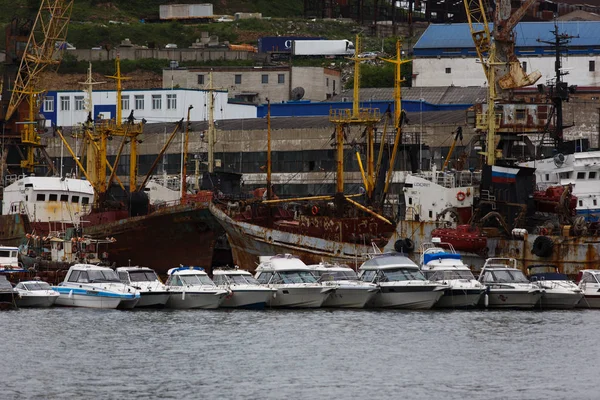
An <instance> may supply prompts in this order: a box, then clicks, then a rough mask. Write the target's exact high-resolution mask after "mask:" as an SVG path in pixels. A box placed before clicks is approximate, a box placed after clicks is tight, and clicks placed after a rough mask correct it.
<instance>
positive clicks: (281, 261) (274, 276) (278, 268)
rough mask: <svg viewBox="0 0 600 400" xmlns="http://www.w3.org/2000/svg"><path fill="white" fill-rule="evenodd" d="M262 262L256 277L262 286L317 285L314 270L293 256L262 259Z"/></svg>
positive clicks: (284, 255) (283, 255) (282, 255)
mask: <svg viewBox="0 0 600 400" xmlns="http://www.w3.org/2000/svg"><path fill="white" fill-rule="evenodd" d="M260 261H261V263H260V264H259V265H258V267H257V268H256V275H255V276H254V277H255V278H256V279H257V280H258V282H260V283H261V284H292V283H317V278H316V277H315V275H314V274H313V273H312V270H311V269H310V268H309V267H308V266H307V265H306V264H304V263H303V262H302V260H300V259H299V258H298V257H295V256H293V255H291V254H279V255H276V256H272V257H261V258H260Z"/></svg>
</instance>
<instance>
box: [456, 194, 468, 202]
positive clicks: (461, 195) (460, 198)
mask: <svg viewBox="0 0 600 400" xmlns="http://www.w3.org/2000/svg"><path fill="white" fill-rule="evenodd" d="M466 198H467V195H466V194H465V192H458V193H456V200H458V201H464V200H465V199H466Z"/></svg>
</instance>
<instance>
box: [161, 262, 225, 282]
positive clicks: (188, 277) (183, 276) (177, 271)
mask: <svg viewBox="0 0 600 400" xmlns="http://www.w3.org/2000/svg"><path fill="white" fill-rule="evenodd" d="M167 275H169V278H168V279H167V282H166V283H165V285H167V286H215V283H214V282H213V281H212V280H211V279H210V278H209V276H208V274H207V273H206V272H205V271H204V268H200V267H185V266H181V267H177V268H171V269H170V270H169V271H167Z"/></svg>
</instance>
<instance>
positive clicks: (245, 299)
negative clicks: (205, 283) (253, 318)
mask: <svg viewBox="0 0 600 400" xmlns="http://www.w3.org/2000/svg"><path fill="white" fill-rule="evenodd" d="M230 290H231V291H232V293H231V294H230V295H227V296H226V297H225V300H223V303H221V307H223V308H252V309H262V308H265V307H266V305H267V302H268V301H269V299H270V298H271V297H273V294H274V293H275V291H273V290H271V289H268V288H267V289H235V288H230Z"/></svg>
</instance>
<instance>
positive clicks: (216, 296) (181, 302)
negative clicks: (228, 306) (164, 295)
mask: <svg viewBox="0 0 600 400" xmlns="http://www.w3.org/2000/svg"><path fill="white" fill-rule="evenodd" d="M226 294H227V293H226V292H221V291H219V292H194V291H189V292H178V293H171V295H170V296H169V300H168V301H167V304H166V306H167V308H175V309H193V308H203V309H215V308H218V307H219V305H220V304H221V302H222V301H223V300H224V298H225V296H226Z"/></svg>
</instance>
